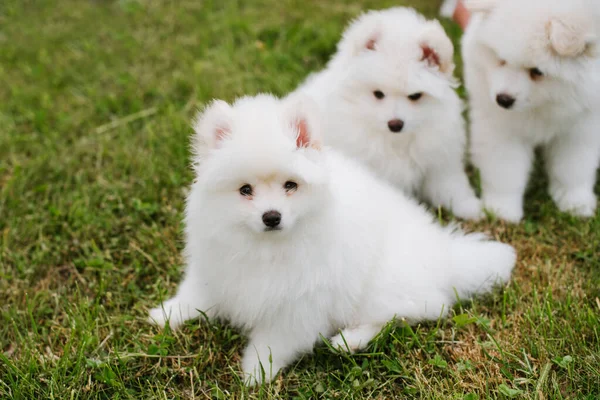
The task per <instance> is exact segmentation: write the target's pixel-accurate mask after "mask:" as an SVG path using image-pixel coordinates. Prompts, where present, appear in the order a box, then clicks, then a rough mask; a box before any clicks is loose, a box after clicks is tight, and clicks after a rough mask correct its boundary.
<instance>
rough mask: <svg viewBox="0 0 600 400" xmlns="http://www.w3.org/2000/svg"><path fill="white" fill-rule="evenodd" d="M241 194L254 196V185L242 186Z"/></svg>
mask: <svg viewBox="0 0 600 400" xmlns="http://www.w3.org/2000/svg"><path fill="white" fill-rule="evenodd" d="M240 194H241V195H242V196H246V197H248V196H252V186H250V185H244V186H242V187H241V188H240Z"/></svg>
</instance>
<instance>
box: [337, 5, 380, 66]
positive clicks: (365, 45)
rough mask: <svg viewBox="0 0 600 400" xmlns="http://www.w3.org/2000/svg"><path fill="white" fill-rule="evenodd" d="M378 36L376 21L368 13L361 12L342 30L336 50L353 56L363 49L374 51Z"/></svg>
mask: <svg viewBox="0 0 600 400" xmlns="http://www.w3.org/2000/svg"><path fill="white" fill-rule="evenodd" d="M379 38H380V32H379V26H378V21H376V19H375V18H373V16H372V15H371V14H370V13H366V14H363V15H361V16H360V17H358V18H356V19H355V20H354V21H352V22H351V23H350V25H349V26H348V28H347V29H346V30H345V31H344V34H343V37H342V40H341V41H340V43H339V45H338V52H339V53H340V54H343V55H345V56H348V57H354V56H356V55H358V54H360V53H362V52H363V51H375V50H377V42H378V41H379Z"/></svg>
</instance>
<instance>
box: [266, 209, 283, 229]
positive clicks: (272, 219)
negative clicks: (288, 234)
mask: <svg viewBox="0 0 600 400" xmlns="http://www.w3.org/2000/svg"><path fill="white" fill-rule="evenodd" d="M262 220H263V222H264V224H265V225H266V226H268V227H269V228H275V227H276V226H277V225H279V224H280V223H281V213H280V212H279V211H273V210H271V211H267V212H266V213H264V214H263V216H262Z"/></svg>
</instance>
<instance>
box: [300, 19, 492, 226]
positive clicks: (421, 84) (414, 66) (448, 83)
mask: <svg viewBox="0 0 600 400" xmlns="http://www.w3.org/2000/svg"><path fill="white" fill-rule="evenodd" d="M453 53H454V48H453V45H452V42H451V41H450V39H449V38H448V36H447V35H446V33H445V32H444V29H443V28H442V26H441V25H440V24H439V22H438V21H427V20H426V19H425V18H424V17H423V16H421V15H419V14H418V13H417V12H416V11H415V10H413V9H408V8H391V9H387V10H383V11H370V12H367V13H366V14H364V15H362V16H361V17H359V18H358V19H356V20H355V21H354V22H352V23H351V24H350V26H349V27H348V29H347V30H346V32H345V33H344V35H343V38H342V40H341V41H340V43H339V44H338V51H337V53H336V54H335V56H334V57H333V59H332V60H331V61H330V62H329V64H328V65H327V68H326V69H325V70H324V71H322V72H320V73H318V74H316V75H311V76H309V78H308V79H307V81H306V83H304V85H303V86H301V87H300V88H299V89H298V91H297V92H301V93H305V94H308V95H309V96H310V97H312V98H313V99H314V100H315V101H316V102H317V103H318V104H319V106H320V108H321V110H322V113H323V115H324V118H325V127H324V141H325V144H328V145H331V146H332V147H335V148H337V149H339V150H340V151H342V152H344V153H345V154H346V155H348V156H350V157H352V158H354V159H356V160H359V161H361V162H363V163H364V164H366V165H368V166H369V167H371V168H372V169H373V170H374V171H375V172H376V173H377V174H378V175H379V176H381V177H383V178H384V179H386V180H388V181H390V182H392V183H393V184H395V185H396V186H398V187H400V188H401V189H402V190H404V191H405V192H406V193H408V194H410V195H416V196H417V197H419V198H421V199H423V200H426V201H428V202H429V203H430V204H431V205H433V206H434V207H439V206H443V207H445V208H447V209H449V210H451V211H452V212H453V213H454V215H456V216H457V217H461V218H467V219H476V218H478V217H480V216H481V215H482V209H481V202H480V201H479V199H477V197H476V196H475V194H474V192H473V190H472V188H471V187H470V186H469V181H468V179H467V176H466V174H465V171H464V160H463V159H464V155H465V153H466V134H465V123H464V120H463V117H462V111H463V104H462V102H461V100H460V98H459V97H458V95H457V94H456V92H455V91H454V88H455V87H456V86H457V84H456V80H455V79H454V78H453V75H452V74H453V71H454V63H453Z"/></svg>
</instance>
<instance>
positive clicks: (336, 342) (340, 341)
mask: <svg viewBox="0 0 600 400" xmlns="http://www.w3.org/2000/svg"><path fill="white" fill-rule="evenodd" d="M380 330H381V326H378V325H361V326H359V327H356V328H353V329H344V330H343V331H342V332H340V333H339V334H338V335H335V336H334V337H332V338H331V340H330V343H331V345H332V346H333V348H334V349H337V350H339V351H342V352H345V353H349V354H354V353H356V352H357V351H360V350H364V349H366V348H367V346H368V345H369V342H370V341H371V339H373V338H374V337H375V336H376V335H377V333H378V332H379V331H380Z"/></svg>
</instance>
